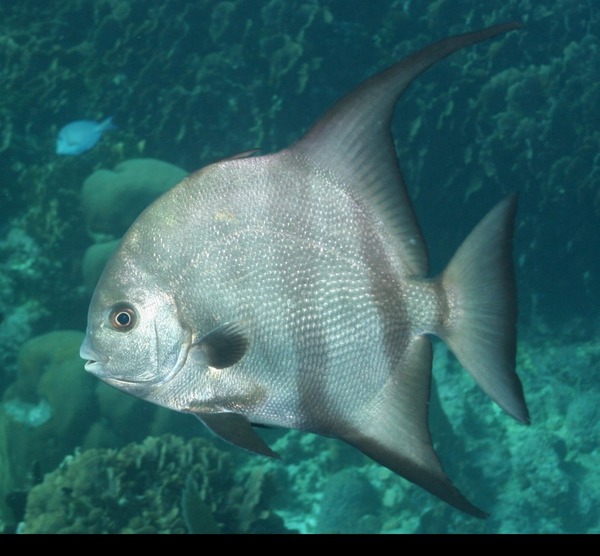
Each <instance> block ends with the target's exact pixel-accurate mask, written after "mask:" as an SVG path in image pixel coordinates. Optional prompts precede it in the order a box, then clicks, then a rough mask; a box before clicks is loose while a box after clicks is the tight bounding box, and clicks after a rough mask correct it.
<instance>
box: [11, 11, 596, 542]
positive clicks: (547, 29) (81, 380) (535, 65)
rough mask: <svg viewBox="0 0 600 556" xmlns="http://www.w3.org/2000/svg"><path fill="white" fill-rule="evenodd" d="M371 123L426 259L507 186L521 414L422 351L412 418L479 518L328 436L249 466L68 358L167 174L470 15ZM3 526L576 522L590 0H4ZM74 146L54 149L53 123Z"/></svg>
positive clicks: (314, 111) (590, 448)
mask: <svg viewBox="0 0 600 556" xmlns="http://www.w3.org/2000/svg"><path fill="white" fill-rule="evenodd" d="M511 20H520V21H522V22H523V23H524V24H525V28H524V29H523V30H520V31H517V32H511V33H509V34H507V35H506V36H505V37H500V38H498V39H494V40H493V41H490V42H486V43H484V44H481V45H477V46H475V47H470V48H468V49H466V50H463V51H460V52H458V53H456V54H454V55H452V56H451V57H450V58H449V59H447V60H445V61H443V62H441V63H440V64H438V65H437V66H436V67H434V68H433V69H431V70H430V71H428V72H427V73H426V74H425V75H423V76H421V77H420V78H418V80H417V81H416V82H415V83H414V84H413V86H412V87H411V89H410V91H409V92H408V93H407V94H405V95H404V97H403V98H402V99H401V101H400V103H399V105H398V109H397V111H396V117H395V120H394V128H393V132H394V137H395V140H396V146H397V150H398V155H399V159H400V163H401V165H402V167H403V170H404V174H405V177H406V181H407V184H408V188H409V191H410V194H411V197H412V199H413V201H414V204H415V209H416V212H417V216H418V218H419V221H420V223H421V225H422V228H423V231H424V234H425V238H426V240H427V243H428V245H429V249H430V256H431V262H432V270H433V272H434V273H436V272H439V271H440V270H441V269H442V268H443V267H444V266H445V264H446V263H447V261H448V259H449V257H450V256H451V254H452V253H453V252H454V250H455V249H456V247H457V246H458V245H459V244H460V242H461V241H462V239H463V238H464V237H465V236H466V235H467V234H468V232H469V231H470V230H471V229H472V227H473V226H474V225H475V224H476V223H477V222H478V220H479V219H480V218H481V217H482V216H483V215H484V214H485V213H486V212H487V211H488V210H489V209H490V208H491V207H492V206H493V205H494V204H495V203H496V202H497V201H498V200H500V199H501V198H503V197H504V196H505V195H506V194H508V193H509V192H512V191H518V192H519V195H520V196H519V209H518V214H517V229H516V234H515V264H516V268H517V280H518V289H519V347H518V350H519V352H518V372H519V375H520V377H521V380H522V381H523V384H524V388H525V393H526V398H527V401H528V405H529V409H530V412H531V417H532V424H531V425H530V426H524V425H521V424H519V423H517V422H515V421H514V420H513V419H511V418H510V417H509V416H508V415H506V414H504V413H503V412H502V411H501V410H500V409H498V408H497V407H496V406H495V405H494V404H493V403H492V402H491V401H490V400H489V399H487V398H486V397H485V396H484V394H482V393H481V392H480V391H479V390H478V388H477V387H476V385H475V383H474V381H473V380H472V379H471V378H470V377H469V376H467V373H466V372H464V371H463V370H462V369H461V368H460V366H459V365H458V364H457V362H456V361H455V359H454V358H453V356H452V355H451V354H449V352H448V351H447V349H446V347H445V346H444V345H443V344H442V343H441V342H438V343H436V346H435V348H436V349H435V358H434V369H433V374H434V380H435V385H436V388H435V389H434V393H433V396H432V402H431V428H432V435H433V438H434V441H435V445H436V449H437V451H438V453H439V455H440V459H441V460H442V463H443V464H444V468H445V469H446V471H447V473H448V475H449V476H450V478H451V479H452V480H453V481H454V483H455V484H456V485H457V486H458V487H459V488H460V490H461V491H462V492H463V493H464V494H465V495H466V496H467V498H469V500H471V501H472V502H473V503H474V504H476V505H477V506H479V507H481V508H483V509H484V510H486V511H487V512H489V513H490V517H489V518H488V519H486V520H480V519H476V518H473V517H470V516H468V515H464V514H462V513H460V512H459V511H457V510H455V509H453V508H451V507H449V506H448V505H447V504H445V503H444V502H442V501H440V500H438V499H436V498H435V497H433V496H431V495H429V494H428V493H426V492H425V491H423V490H422V489H420V488H418V487H416V486H414V485H412V484H411V483H409V482H408V481H405V480H404V479H402V478H400V477H398V476H396V475H395V474H393V473H392V472H391V471H388V470H387V469H385V468H383V467H382V466H380V465H378V464H376V463H374V462H372V461H371V460H369V459H368V458H366V457H364V456H363V455H362V454H360V453H359V452H357V451H356V450H354V449H352V448H350V447H347V446H346V445H344V444H343V443H341V442H339V441H337V440H332V439H327V438H322V437H318V436H314V435H311V434H305V433H300V432H297V431H283V430H264V431H261V435H262V436H263V437H264V438H265V439H266V440H267V442H268V443H269V444H270V446H271V447H272V448H273V449H274V450H276V451H277V452H278V453H280V454H281V456H282V461H265V459H264V458H262V457H260V456H256V455H252V454H248V453H246V452H244V451H243V450H241V449H239V448H235V447H231V446H229V445H228V444H226V443H225V442H223V441H221V440H220V439H218V438H214V437H213V436H212V435H211V434H210V433H209V432H208V431H207V430H206V429H205V428H204V427H203V426H202V425H201V424H200V423H199V422H198V421H197V420H195V419H193V418H192V417H190V416H184V415H180V414H177V413H174V412H169V411H167V410H164V409H161V408H158V407H155V406H153V405H151V404H149V403H147V402H143V401H140V400H137V399H134V398H133V397H130V396H128V395H126V394H124V393H121V392H119V391H117V390H114V389H111V388H110V387H108V386H106V385H105V384H103V383H101V382H100V381H98V380H97V379H95V378H94V377H92V376H91V375H89V374H88V373H85V372H84V370H83V361H82V360H81V359H79V355H78V352H79V345H80V343H81V340H82V338H83V332H84V330H85V326H86V315H87V307H88V304H89V300H90V296H91V292H92V290H93V287H94V285H95V282H96V280H97V278H98V276H99V273H100V271H101V269H102V266H103V264H104V262H105V261H106V258H107V257H108V255H109V254H110V252H111V251H112V249H113V248H114V246H115V243H116V241H117V240H118V238H120V237H121V235H122V234H123V233H124V232H125V230H126V229H127V227H128V226H129V224H130V223H131V222H132V220H133V219H134V218H135V216H136V215H137V214H138V213H139V212H140V211H141V210H142V209H143V208H144V207H145V206H146V205H147V204H148V203H150V202H151V201H152V200H153V199H154V198H156V197H157V196H158V195H159V194H160V193H162V192H163V191H165V190H166V189H168V188H169V187H171V186H172V185H174V184H175V183H176V182H177V181H179V180H180V179H181V178H182V177H183V176H185V175H186V174H187V173H189V172H191V171H194V170H196V169H198V168H200V167H202V166H204V165H206V164H207V163H209V162H212V161H214V160H216V159H219V158H222V157H226V156H230V155H232V154H235V153H237V152H241V151H246V150H248V149H252V148H257V147H259V148H260V149H261V152H263V153H266V152H271V151H274V150H277V149H280V148H282V147H285V146H287V145H288V144H290V143H291V142H292V141H294V140H295V139H296V138H298V137H299V136H300V135H301V134H302V133H303V132H304V131H305V130H306V129H307V127H308V126H309V125H310V124H311V123H312V122H314V121H315V120H316V119H317V118H318V117H319V115H320V114H322V113H323V112H324V111H325V110H326V109H327V108H328V107H329V106H330V105H331V104H332V103H333V102H335V101H336V100H337V99H338V98H339V97H340V96H342V95H343V94H344V93H346V92H347V91H348V90H349V89H350V88H351V87H352V86H354V85H355V84H357V83H359V82H360V81H361V80H363V79H365V78H366V77H368V76H370V75H372V74H373V73H375V72H376V71H378V70H380V69H383V68H384V67H386V66H387V65H389V64H391V63H393V62H394V61H396V60H398V59H400V58H402V57H403V56H405V55H406V54H408V53H410V52H412V51H414V50H416V49H418V48H420V47H423V46H425V45H426V44H428V43H430V42H432V41H434V40H437V39H440V38H443V37H446V36H448V35H451V34H459V33H463V32H466V31H469V30H475V29H478V28H481V27H484V26H487V25H491V24H494V23H499V22H504V21H511ZM0 74H1V79H0V180H1V185H0V401H1V403H0V531H2V532H4V533H13V532H25V533H54V532H73V533H85V532H89V533H99V532H140V533H143V532H162V533H167V532H173V533H185V532H192V533H197V532H210V533H216V532H224V533H248V532H264V533H285V532H300V533H313V532H335V533H347V532H364V533H380V532H381V533H396V532H399V533H413V532H419V533H448V532H460V533H469V532H473V533H533V532H547V533H558V532H564V533H585V532H595V533H598V532H600V471H599V469H600V318H599V315H598V309H599V305H600V304H599V297H600V296H599V293H600V225H599V223H600V125H599V124H600V6H599V5H598V3H597V2H594V1H592V0H589V1H585V0H581V1H578V2H573V1H572V0H535V1H534V0H531V1H529V0H487V1H486V2H480V1H475V0H432V1H427V2H425V1H410V0H403V1H393V0H389V1H385V0H371V1H366V0H330V1H325V0H321V1H320V0H303V1H300V0H298V1H290V0H264V1H259V0H236V1H235V2H233V1H231V2H228V1H223V2H217V1H208V0H204V1H202V0H198V1H183V0H168V1H167V0H94V1H91V0H71V1H70V2H62V1H59V0H44V1H42V0H21V1H19V2H2V3H1V4H0ZM111 116H112V117H113V122H114V124H115V126H116V128H115V129H110V130H107V131H106V132H105V133H104V134H103V135H102V137H101V138H100V140H99V141H98V143H97V144H95V145H94V146H93V147H92V148H91V149H90V150H87V151H86V152H82V153H80V154H77V155H72V156H64V155H59V154H56V138H57V135H58V132H59V130H60V129H61V128H62V127H63V126H64V125H66V124H68V123H70V122H72V121H77V120H92V121H98V122H100V121H104V120H105V119H106V118H109V117H111Z"/></svg>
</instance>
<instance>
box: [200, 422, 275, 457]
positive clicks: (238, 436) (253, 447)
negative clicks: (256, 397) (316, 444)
mask: <svg viewBox="0 0 600 556" xmlns="http://www.w3.org/2000/svg"><path fill="white" fill-rule="evenodd" d="M194 415H196V417H198V419H200V421H202V422H203V423H204V424H205V425H206V426H207V427H208V428H209V429H210V430H211V431H212V432H214V433H215V434H216V435H217V436H220V437H221V438H222V439H223V440H226V441H227V442H230V443H231V444H235V445H236V446H239V447H240V448H244V449H246V450H249V451H250V452H255V453H256V454H261V455H263V456H269V457H271V458H277V459H279V458H280V456H279V454H277V453H276V452H274V451H273V450H271V448H269V447H268V446H267V444H266V443H265V441H264V440H263V439H262V438H261V437H260V436H259V435H258V434H257V433H256V431H255V430H254V429H253V428H252V425H251V424H250V421H248V419H246V417H244V416H243V415H240V414H239V413H194Z"/></svg>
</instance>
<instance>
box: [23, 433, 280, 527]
mask: <svg viewBox="0 0 600 556" xmlns="http://www.w3.org/2000/svg"><path fill="white" fill-rule="evenodd" d="M271 488H272V486H270V485H269V481H268V477H266V476H265V474H264V473H262V474H257V473H249V474H246V475H241V476H238V477H236V474H235V472H234V466H233V463H232V461H231V458H230V457H229V455H228V454H227V453H224V452H221V451H219V450H218V449H217V448H215V447H214V446H213V445H211V444H209V443H207V442H206V441H203V440H200V439H193V440H191V441H188V442H184V441H183V440H182V439H181V438H179V437H175V436H172V435H167V436H162V437H158V438H155V437H149V438H146V439H145V440H144V441H143V442H142V443H140V444H130V445H128V446H125V447H124V448H121V449H120V450H112V449H103V450H102V449H91V450H86V451H83V452H81V453H78V454H75V455H73V456H68V457H67V458H66V459H65V460H64V461H63V463H62V464H61V465H60V466H59V467H58V469H56V470H55V471H53V472H52V473H49V474H48V475H46V477H45V478H44V481H43V482H42V483H41V484H39V485H37V486H35V487H34V488H33V489H32V490H31V492H30V494H29V497H28V499H27V507H26V512H25V521H24V524H23V526H22V532H24V533H233V532H239V533H250V532H257V531H260V530H261V529H262V528H264V527H265V524H268V525H267V527H268V528H269V530H271V531H272V532H287V530H286V529H285V527H284V526H283V524H282V522H281V520H280V519H278V518H277V516H276V515H275V514H273V513H272V512H271V511H270V510H269V504H268V501H269V490H270V489H271Z"/></svg>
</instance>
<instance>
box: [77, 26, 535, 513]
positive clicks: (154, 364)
mask: <svg viewBox="0 0 600 556" xmlns="http://www.w3.org/2000/svg"><path fill="white" fill-rule="evenodd" d="M517 26H518V25H516V24H506V25H499V26H496V27H492V28H489V29H485V30H483V31H479V32H475V33H470V34H466V35H461V36H458V37H451V38H449V39H445V40H444V41H440V42H439V43H435V44H434V45H431V46H429V47H427V48H425V49H424V50H422V51H420V52H418V53H416V54H414V55H412V56H410V57H408V58H407V59H405V60H404V61H401V62H399V63H397V64H396V65H394V66H392V67H391V68H389V69H388V70H386V71H384V72H382V73H380V74H378V75H376V76H374V77H372V78H371V79H370V80H367V81H366V82H365V83H363V84H362V85H360V86H359V87H358V88H356V89H355V90H354V91H352V92H351V93H350V94H349V95H348V96H346V97H344V98H343V99H342V100H341V101H339V102H338V103H337V104H336V105H335V106H334V107H333V108H332V109H331V110H330V111H329V112H327V113H326V114H325V116H323V118H321V119H320V120H319V121H318V122H317V123H316V124H315V125H314V126H313V128H312V129H311V130H309V132H308V133H307V134H306V135H305V136H304V137H303V138H302V139H300V140H299V141H298V142H297V143H295V144H294V145H292V146H291V147H290V148H288V149H285V150H283V151H280V152H278V153H276V154H271V155H266V156H240V157H235V158H232V159H228V160H224V161H220V162H217V163H215V164H212V165H209V166H207V167H205V168H204V169H202V170H200V171H199V172H197V173H195V174H193V175H191V176H189V177H188V178H186V179H184V180H183V181H182V182H181V183H179V184H178V185H177V186H175V187H174V188H173V189H172V190H170V191H169V192H167V193H166V194H165V195H163V196H162V197H161V198H159V199H158V200H157V201H155V202H154V203H153V204H152V205H151V206H149V207H148V208H147V209H146V210H145V211H144V213H142V215H141V216H140V217H139V218H138V219H137V221H136V222H135V223H134V224H133V225H132V226H131V228H130V230H129V231H128V232H127V234H126V235H125V237H124V238H123V240H122V242H121V245H120V247H119V249H118V250H117V252H116V253H115V254H114V255H113V257H112V259H111V260H110V261H109V263H108V264H107V266H106V269H105V270H104V273H103V275H102V277H101V279H100V281H99V283H98V285H97V288H96V291H95V293H94V296H93V299H92V301H91V305H90V311H89V317H88V329H87V335H86V339H85V341H84V343H83V345H82V348H81V356H82V358H84V359H86V360H87V361H88V362H87V363H86V370H88V371H89V372H92V373H94V374H96V375H97V376H98V377H99V378H101V379H102V380H104V381H105V382H107V383H108V384H111V385H113V386H115V387H117V388H120V389H122V390H124V391H126V392H129V393H131V394H133V395H135V396H138V397H140V398H143V399H146V400H148V401H151V402H153V403H156V404H159V405H161V406H164V407H168V408H171V409H174V410H177V411H181V412H186V413H192V414H194V415H196V416H197V417H198V418H199V419H200V420H201V421H202V422H203V423H204V424H206V425H207V426H208V427H209V428H210V429H211V430H213V431H214V432H215V433H217V434H218V435H220V436H221V437H223V438H225V439H226V440H228V441H230V442H233V443H234V444H237V445H239V446H242V447H244V448H246V449H249V450H252V451H254V452H257V453H260V454H264V455H270V456H274V455H276V454H274V452H272V451H271V450H270V449H269V448H268V446H267V445H266V444H265V443H264V442H263V441H262V439H261V438H260V436H259V435H258V434H256V432H255V431H254V429H253V428H252V426H251V424H262V425H272V426H280V427H288V428H296V429H301V430H306V431H311V432H314V433H318V434H322V435H326V436H332V437H336V438H340V439H342V440H345V441H346V442H348V443H350V444H352V445H354V446H356V447H357V448H359V449H360V450H362V451H363V452H364V453H366V454H367V455H369V456H370V457H372V458H373V459H375V460H376V461H378V462H380V463H382V464H383V465H385V466H387V467H389V468H390V469H392V470H393V471H395V472H397V473H399V474H400V475H403V476H404V477H406V478H408V479H409V480H411V481H413V482H415V483H417V484H419V485H421V486H422V487H424V488H426V489H427V490H429V491H430V492H432V493H434V494H436V495H437V496H439V497H441V498H442V499H444V500H445V501H447V502H448V503H450V504H452V505H454V506H455V507H457V508H459V509H461V510H463V511H466V512H469V513H471V514H473V515H477V516H483V515H485V514H484V513H483V512H481V510H479V509H478V508H476V507H475V506H473V505H472V504H471V503H470V502H469V501H468V500H466V499H465V498H464V497H463V496H462V494H461V493H460V492H459V491H458V489H456V487H454V486H453V485H452V483H451V482H450V481H449V480H448V479H447V477H446V475H445V474H444V472H443V470H442V467H441V464H440V462H439V460H438V458H437V456H436V454H435V452H434V450H433V447H432V444H431V439H430V434H429V430H428V424H427V404H428V400H429V389H430V381H431V363H432V350H431V344H430V340H429V338H428V335H430V334H436V335H438V336H440V337H441V338H443V339H444V340H445V341H446V342H447V343H448V344H449V346H450V347H451V349H452V350H453V352H454V353H455V354H456V356H457V357H458V359H459V360H460V361H461V363H462V364H463V366H464V367H465V368H466V369H467V370H468V371H469V372H470V373H471V374H472V375H473V376H474V377H475V379H476V380H477V382H478V383H479V384H480V386H481V387H482V388H483V389H484V390H485V391H486V392H487V393H488V394H489V395H490V396H491V397H492V398H493V399H494V400H495V401H496V402H497V403H498V404H499V405H500V406H501V407H503V408H504V409H505V410H506V411H508V412H509V413H510V414H511V415H513V416H514V417H516V418H517V419H519V420H521V421H523V422H528V419H529V417H528V413H527V408H526V405H525V400H524V397H523V392H522V388H521V384H520V381H519V379H518V377H517V375H516V373H515V370H514V369H515V350H516V338H515V328H516V324H515V322H516V302H515V288H514V277H513V270H512V262H511V256H512V247H511V243H512V228H513V220H514V214H515V209H516V197H515V196H514V195H512V196H509V197H508V198H506V199H505V200H504V201H501V202H500V203H499V204H498V205H497V206H496V207H495V208H494V209H492V211H490V213H489V214H488V215H487V216H486V217H485V218H484V219H483V220H482V221H481V223H480V224H479V225H478V226H477V227H476V228H475V230H474V231H473V232H472V233H471V234H470V235H469V237H468V238H467V239H466V240H465V242H464V243H463V245H462V246H461V247H460V248H459V250H458V251H457V253H456V254H455V256H454V257H453V258H452V260H451V262H450V263H449V265H448V267H447V269H446V270H445V271H444V272H443V273H442V275H441V276H439V277H437V278H427V272H428V261H427V252H426V246H425V243H424V240H423V238H422V235H421V232H420V230H419V226H418V223H417V221H416V218H415V216H414V213H413V210H412V206H411V203H410V201H409V199H408V196H407V193H406V189H405V186H404V184H403V180H402V176H401V174H400V170H399V168H398V164H397V161H396V156H395V151H394V148H393V143H392V139H391V136H390V133H389V124H390V120H391V116H392V113H393V109H394V106H395V104H396V101H397V99H398V97H399V96H400V94H401V93H402V91H403V90H404V89H405V88H406V87H407V86H408V84H409V83H410V82H411V81H412V79H414V77H416V76H417V75H418V74H420V73H421V72H422V71H424V70H425V69H426V68H427V67H429V66H431V65H432V64H433V63H435V62H437V61H438V60H440V59H441V58H443V57H445V56H446V55H448V54H450V53H451V52H453V51H455V50H457V49H459V48H462V47H463V46H467V45H470V44H473V43H476V42H479V41H481V40H485V39H487V38H491V37H493V36H495V35H498V34H500V33H503V32H505V31H509V30H511V29H514V28H516V27H517Z"/></svg>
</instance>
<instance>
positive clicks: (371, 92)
mask: <svg viewBox="0 0 600 556" xmlns="http://www.w3.org/2000/svg"><path fill="white" fill-rule="evenodd" d="M520 26H521V25H520V24H519V23H504V24H500V25H495V26H493V27H488V28H487V29H483V30H481V31H476V32H473V33H466V34H464V35H458V36H455V37H449V38H447V39H444V40H441V41H438V42H436V43H434V44H432V45H430V46H427V47H426V48H424V49H422V50H420V51H419V52H416V53H415V54H412V55H410V56H408V57H407V58H405V59H403V60H401V61H400V62H397V63H396V64H394V65H393V66H391V67H389V68H388V69H386V70H384V71H382V72H381V73H379V74H377V75H374V76H373V77H371V78H370V79H368V80H366V81H364V82H363V83H362V84H360V85H359V86H358V87H356V88H355V89H354V90H352V91H351V92H350V93H349V94H348V95H346V96H345V97H343V98H342V99H341V100H339V101H338V102H337V103H336V104H335V105H334V106H333V107H332V108H331V109H330V110H329V111H328V112H326V113H325V115H324V116H323V117H322V118H321V119H319V121H317V123H316V124H315V125H314V126H313V127H312V128H311V129H310V130H309V131H308V132H307V133H306V134H305V135H304V137H302V138H301V139H300V140H299V141H298V142H297V143H295V144H294V145H293V146H292V147H291V149H292V150H293V151H295V152H297V153H298V154H301V155H304V156H306V157H309V158H310V159H311V160H312V161H313V163H314V164H316V166H317V168H322V169H325V170H328V171H329V172H331V174H332V175H333V176H335V177H336V178H338V179H341V180H342V181H343V182H344V183H346V184H348V186H349V187H350V188H351V189H352V190H353V191H354V192H355V194H356V195H358V196H359V198H362V199H366V200H367V201H368V204H369V205H370V206H373V207H376V208H374V210H375V211H376V214H377V216H378V217H379V218H381V219H382V220H383V221H384V224H385V226H386V227H387V229H390V230H395V234H394V235H395V241H396V245H394V247H395V248H396V249H397V250H398V252H399V254H400V256H401V257H402V259H403V261H404V262H405V264H406V265H407V267H408V269H409V272H410V273H411V274H413V275H415V276H424V275H425V274H427V271H428V258H427V249H426V246H425V242H424V240H423V237H422V234H421V231H420V228H419V225H418V223H417V220H416V218H415V215H414V211H413V208H412V204H411V202H410V200H409V198H408V194H407V191H406V187H405V185H404V182H403V179H402V174H401V171H400V167H399V165H398V160H397V157H396V151H395V148H394V142H393V139H392V135H391V131H390V124H391V120H392V115H393V112H394V107H395V105H396V102H397V101H398V98H399V97H400V95H401V94H402V93H403V92H404V91H405V90H406V88H407V87H408V86H409V85H410V83H411V82H412V81H413V79H415V78H416V77H417V76H418V75H420V74H421V73H423V72H424V71H425V70H426V69H427V68H429V67H430V66H432V65H433V64H435V63H436V62H438V61H440V60H442V59H443V58H445V57H446V56H448V55H449V54H452V53H453V52H455V51H456V50H459V49H461V48H464V47H466V46H469V45H472V44H475V43H478V42H481V41H484V40H486V39H490V38H492V37H495V36H496V35H500V34H502V33H505V32H507V31H510V30H513V29H517V28H519V27H520Z"/></svg>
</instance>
